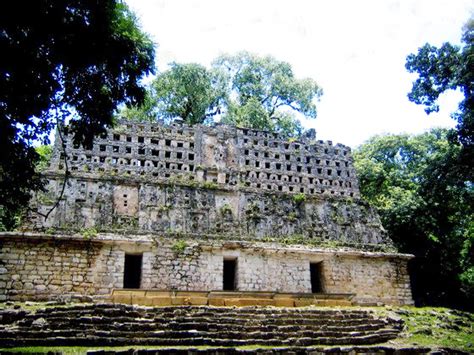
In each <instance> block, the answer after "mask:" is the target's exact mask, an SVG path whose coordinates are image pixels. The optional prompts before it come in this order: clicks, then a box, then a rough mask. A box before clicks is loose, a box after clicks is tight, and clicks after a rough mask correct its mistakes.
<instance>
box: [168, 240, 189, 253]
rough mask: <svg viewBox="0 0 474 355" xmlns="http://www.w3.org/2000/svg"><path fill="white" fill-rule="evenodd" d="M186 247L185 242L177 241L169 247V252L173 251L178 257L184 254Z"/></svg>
mask: <svg viewBox="0 0 474 355" xmlns="http://www.w3.org/2000/svg"><path fill="white" fill-rule="evenodd" d="M187 247H188V243H186V241H185V240H177V241H176V242H175V243H174V244H173V246H172V247H171V250H173V252H174V253H175V254H176V255H180V254H183V253H184V251H185V250H186V248H187Z"/></svg>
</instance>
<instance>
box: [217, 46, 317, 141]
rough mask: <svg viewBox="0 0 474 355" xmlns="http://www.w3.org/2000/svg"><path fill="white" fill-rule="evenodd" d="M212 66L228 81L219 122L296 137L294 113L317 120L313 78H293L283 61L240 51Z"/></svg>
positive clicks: (224, 57) (297, 132)
mask: <svg viewBox="0 0 474 355" xmlns="http://www.w3.org/2000/svg"><path fill="white" fill-rule="evenodd" d="M213 67H214V68H216V70H219V71H220V72H221V73H223V75H225V76H226V78H227V88H228V92H229V94H228V95H227V96H226V97H227V103H226V106H227V111H226V113H225V114H224V115H223V118H222V122H225V123H231V124H235V125H237V126H241V127H249V128H256V129H266V130H269V131H274V132H279V133H281V134H282V135H286V136H295V135H300V134H301V132H302V127H301V124H300V122H299V121H298V120H297V119H296V117H295V116H294V115H293V114H292V113H293V112H298V113H301V114H303V115H305V116H307V117H309V118H316V104H315V100H316V99H317V98H319V97H320V96H321V95H322V90H321V88H320V87H319V86H318V85H317V84H316V82H315V81H314V80H312V79H296V78H295V76H294V74H293V71H292V69H291V66H290V64H288V63H286V62H281V61H278V60H277V59H275V58H273V57H271V56H267V57H258V56H256V55H254V54H250V53H248V52H240V53H237V54H236V55H223V56H221V57H219V58H217V59H216V60H215V61H214V63H213Z"/></svg>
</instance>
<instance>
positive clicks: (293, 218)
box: [286, 212, 298, 222]
mask: <svg viewBox="0 0 474 355" xmlns="http://www.w3.org/2000/svg"><path fill="white" fill-rule="evenodd" d="M286 218H287V219H288V220H289V221H290V222H294V221H296V220H297V219H298V214H297V213H296V212H290V213H288V216H286Z"/></svg>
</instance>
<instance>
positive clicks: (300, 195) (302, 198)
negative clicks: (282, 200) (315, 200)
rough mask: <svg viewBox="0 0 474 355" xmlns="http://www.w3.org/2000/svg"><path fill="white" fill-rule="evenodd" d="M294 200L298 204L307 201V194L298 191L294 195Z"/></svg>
mask: <svg viewBox="0 0 474 355" xmlns="http://www.w3.org/2000/svg"><path fill="white" fill-rule="evenodd" d="M292 199H293V202H294V203H296V204H300V203H303V202H304V201H306V195H305V194H304V193H298V194H296V195H293V196H292Z"/></svg>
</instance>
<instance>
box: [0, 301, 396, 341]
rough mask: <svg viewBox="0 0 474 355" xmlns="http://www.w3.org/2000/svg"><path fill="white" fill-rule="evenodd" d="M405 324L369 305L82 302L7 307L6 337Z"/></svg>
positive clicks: (243, 332) (322, 331)
mask: <svg viewBox="0 0 474 355" xmlns="http://www.w3.org/2000/svg"><path fill="white" fill-rule="evenodd" d="M402 326H403V324H402V323H401V321H397V320H393V319H390V318H378V317H376V316H375V315H374V314H373V313H371V312H370V311H368V310H355V309H351V308H346V309H329V308H328V309H320V308H313V307H305V308H274V307H237V308H229V307H209V306H181V307H138V306H131V305H117V304H82V305H81V304H79V305H73V306H68V307H53V308H45V309H39V310H37V311H36V312H28V311H24V310H11V309H10V310H0V344H2V346H3V347H19V346H138V345H148V346H204V345H205V346H219V347H221V346H223V347H236V346H245V345H252V346H292V347H306V346H313V345H368V344H379V343H384V342H386V341H388V340H390V339H394V338H396V337H397V336H398V334H399V332H400V330H401V328H402Z"/></svg>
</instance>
